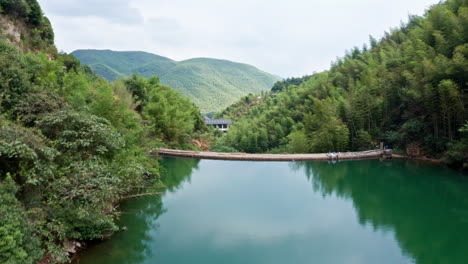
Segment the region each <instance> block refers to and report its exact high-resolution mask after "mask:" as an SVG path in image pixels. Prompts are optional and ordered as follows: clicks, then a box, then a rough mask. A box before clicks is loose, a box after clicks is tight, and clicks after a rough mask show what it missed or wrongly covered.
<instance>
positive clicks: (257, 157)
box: [158, 148, 383, 161]
mask: <svg viewBox="0 0 468 264" xmlns="http://www.w3.org/2000/svg"><path fill="white" fill-rule="evenodd" d="M158 153H159V155H163V156H174V157H190V158H199V159H217V160H248V161H301V160H352V159H372V158H380V157H382V156H383V150H380V149H378V150H369V151H361V152H340V153H334V155H329V154H327V153H316V154H249V153H222V152H203V151H187V150H175V149H165V148H161V149H159V151H158Z"/></svg>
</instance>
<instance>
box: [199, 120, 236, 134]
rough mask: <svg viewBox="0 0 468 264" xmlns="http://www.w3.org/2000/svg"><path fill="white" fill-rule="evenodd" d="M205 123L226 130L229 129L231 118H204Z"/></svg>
mask: <svg viewBox="0 0 468 264" xmlns="http://www.w3.org/2000/svg"><path fill="white" fill-rule="evenodd" d="M205 125H207V126H211V127H214V128H217V129H218V130H221V131H223V132H227V131H228V130H229V126H230V125H232V120H231V119H209V118H206V119H205Z"/></svg>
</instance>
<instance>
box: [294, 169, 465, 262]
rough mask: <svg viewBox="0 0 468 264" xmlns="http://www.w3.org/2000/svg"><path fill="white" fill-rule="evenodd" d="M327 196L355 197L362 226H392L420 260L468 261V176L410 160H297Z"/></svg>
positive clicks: (407, 249)
mask: <svg viewBox="0 0 468 264" xmlns="http://www.w3.org/2000/svg"><path fill="white" fill-rule="evenodd" d="M291 168H292V169H294V170H304V171H305V173H306V175H307V177H308V179H309V181H310V182H311V183H312V185H313V188H314V190H316V191H319V192H320V193H322V195H323V196H329V195H333V194H334V195H337V196H338V197H341V198H345V199H351V200H352V202H353V205H354V208H355V210H356V213H357V215H358V218H359V219H358V220H359V223H360V224H361V225H366V224H370V225H371V226H372V227H373V228H374V229H375V230H378V229H381V230H392V231H393V232H394V235H395V238H396V240H397V241H398V243H399V246H400V248H401V249H402V251H403V253H404V254H405V255H407V256H408V257H410V258H411V259H414V262H415V263H418V264H426V263H450V264H457V263H460V264H462V263H468V239H467V237H468V192H467V190H468V179H467V178H466V176H464V175H460V174H457V173H456V172H453V171H452V170H450V169H447V168H444V167H441V166H438V165H434V164H427V163H420V162H416V161H410V160H402V161H383V162H377V161H375V160H364V161H359V162H353V161H346V162H339V163H336V164H329V163H325V162H322V163H320V162H297V163H291Z"/></svg>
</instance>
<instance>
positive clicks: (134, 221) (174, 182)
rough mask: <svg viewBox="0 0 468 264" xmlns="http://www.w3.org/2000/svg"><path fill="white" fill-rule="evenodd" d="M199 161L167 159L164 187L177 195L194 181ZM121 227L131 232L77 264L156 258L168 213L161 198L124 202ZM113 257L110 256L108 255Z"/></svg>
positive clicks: (95, 249) (99, 246)
mask: <svg viewBox="0 0 468 264" xmlns="http://www.w3.org/2000/svg"><path fill="white" fill-rule="evenodd" d="M198 163H199V160H194V159H179V158H164V159H163V161H162V165H163V166H162V167H163V169H164V171H163V173H162V176H163V177H162V180H163V183H164V184H165V185H166V186H167V189H168V190H169V191H175V190H177V188H179V186H180V185H181V184H182V183H183V182H185V181H186V180H190V176H191V174H192V171H193V169H197V168H198ZM121 208H122V215H121V217H120V220H119V225H120V226H122V227H125V228H126V229H127V230H126V231H122V232H119V233H116V234H114V236H113V237H112V239H110V240H108V241H105V242H102V243H99V244H97V245H95V246H93V247H91V248H89V249H88V250H86V252H84V253H85V254H84V256H83V257H82V258H80V259H79V260H77V261H76V263H85V264H87V263H89V264H91V263H102V264H107V263H109V264H114V263H125V264H126V263H128V264H130V263H142V262H144V261H145V260H147V259H148V257H149V256H151V255H152V254H153V252H152V250H151V249H150V248H149V246H150V245H152V244H153V243H152V240H153V237H152V235H154V231H155V230H156V229H157V228H158V226H157V220H158V218H159V217H160V216H161V215H162V214H164V213H165V212H166V209H164V205H163V202H162V197H161V196H144V197H140V198H133V199H129V200H126V201H124V202H123V203H122V204H121ZM106 254H110V255H106Z"/></svg>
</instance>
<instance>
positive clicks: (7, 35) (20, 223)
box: [0, 0, 207, 264]
mask: <svg viewBox="0 0 468 264" xmlns="http://www.w3.org/2000/svg"><path fill="white" fill-rule="evenodd" d="M0 11H1V14H0V19H1V21H2V22H3V21H7V23H6V24H2V28H1V29H0V32H1V33H2V34H1V35H0V263H11V264H14V263H15V264H16V263H18V264H35V263H69V257H70V253H71V252H75V250H76V246H77V245H78V243H76V241H80V243H81V245H83V243H82V242H83V241H89V240H93V239H101V238H103V237H104V235H105V234H110V233H112V232H114V231H117V230H118V229H119V227H118V226H117V225H116V222H115V221H116V219H117V217H118V216H119V209H118V206H117V205H118V203H119V201H120V200H121V199H122V198H123V197H125V196H127V195H129V194H130V193H138V192H143V191H148V190H147V189H146V187H152V186H155V187H159V188H161V187H164V183H163V182H164V179H162V178H161V177H160V176H159V165H158V164H159V163H158V161H157V160H156V159H155V158H152V157H151V155H149V154H150V152H151V151H152V150H153V149H154V148H156V147H159V146H167V147H172V148H187V149H197V148H196V147H195V146H194V145H193V144H192V142H195V141H198V142H199V141H200V140H199V136H200V135H201V134H204V133H205V132H206V130H207V128H206V127H205V124H204V119H203V117H202V115H201V114H200V111H199V108H198V107H196V106H195V105H194V104H193V103H192V102H190V101H189V100H188V99H187V98H185V97H183V96H181V95H180V94H179V93H178V92H177V91H175V90H174V89H171V88H170V87H167V86H164V85H162V84H161V83H160V82H159V80H158V79H157V78H149V79H147V78H144V77H137V76H134V77H132V78H128V79H124V80H119V81H116V82H113V83H109V82H108V81H106V80H104V79H102V78H100V77H99V76H97V75H96V74H95V73H93V72H92V71H91V69H90V68H89V67H88V66H85V65H82V64H81V63H80V62H79V61H78V60H77V59H76V58H75V57H73V56H70V55H67V54H62V53H57V52H56V49H55V47H54V43H53V31H52V28H51V27H50V23H49V22H48V20H47V18H46V17H44V15H43V13H42V10H41V8H40V6H39V4H38V2H37V1H36V0H8V1H0ZM4 25H6V26H4ZM18 34H20V37H17V36H18Z"/></svg>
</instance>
